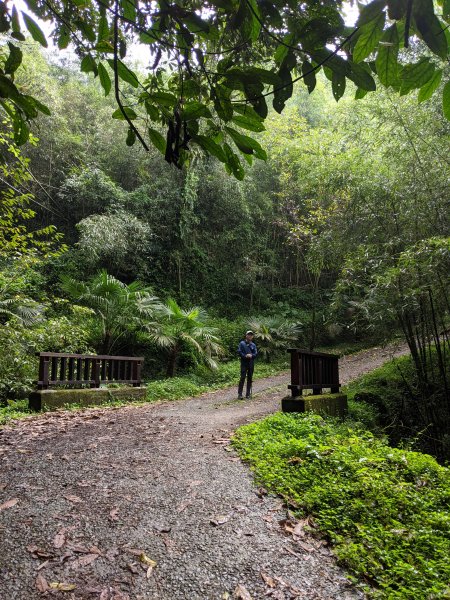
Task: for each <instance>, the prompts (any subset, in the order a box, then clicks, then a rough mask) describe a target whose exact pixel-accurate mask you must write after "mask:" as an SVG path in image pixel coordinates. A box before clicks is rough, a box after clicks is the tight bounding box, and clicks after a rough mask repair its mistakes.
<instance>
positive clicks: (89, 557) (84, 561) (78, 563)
mask: <svg viewBox="0 0 450 600" xmlns="http://www.w3.org/2000/svg"><path fill="white" fill-rule="evenodd" d="M97 558H98V554H86V555H85V556H80V558H77V559H76V560H74V561H73V563H71V565H70V566H71V567H72V569H79V568H81V567H86V566H87V565H90V564H91V563H92V562H94V560H97Z"/></svg>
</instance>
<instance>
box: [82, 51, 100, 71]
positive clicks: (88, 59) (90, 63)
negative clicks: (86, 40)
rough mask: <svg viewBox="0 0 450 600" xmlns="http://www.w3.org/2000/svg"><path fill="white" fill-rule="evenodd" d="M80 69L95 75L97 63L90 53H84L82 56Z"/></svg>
mask: <svg viewBox="0 0 450 600" xmlns="http://www.w3.org/2000/svg"><path fill="white" fill-rule="evenodd" d="M80 69H81V72H82V73H94V74H95V75H97V63H96V62H95V60H94V57H93V56H92V55H91V54H86V56H85V57H84V58H83V60H82V61H81V66H80Z"/></svg>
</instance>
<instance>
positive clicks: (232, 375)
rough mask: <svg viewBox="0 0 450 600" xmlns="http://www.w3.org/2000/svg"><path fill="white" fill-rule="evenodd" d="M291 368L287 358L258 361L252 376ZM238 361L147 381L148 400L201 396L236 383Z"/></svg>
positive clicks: (270, 374) (259, 376) (263, 375)
mask: <svg viewBox="0 0 450 600" xmlns="http://www.w3.org/2000/svg"><path fill="white" fill-rule="evenodd" d="M288 368H289V364H288V362H287V361H286V360H279V361H276V362H273V363H264V362H257V363H256V364H255V373H254V376H253V379H254V380H255V379H263V378H265V377H271V376H273V375H278V374H279V373H282V372H283V371H286V370H287V369H288ZM239 375H240V372H239V361H230V362H227V363H221V364H220V365H219V368H218V369H216V370H215V371H210V370H208V369H207V368H205V367H199V368H198V369H197V370H196V371H195V372H193V373H191V374H190V375H182V376H181V377H173V378H171V379H161V380H158V381H150V382H148V384H147V400H148V401H149V402H155V401H158V400H180V399H182V398H189V397H191V396H199V395H201V394H204V393H206V392H212V391H214V390H220V389H221V388H224V387H228V386H232V385H236V389H237V384H238V381H239Z"/></svg>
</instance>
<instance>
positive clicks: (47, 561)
mask: <svg viewBox="0 0 450 600" xmlns="http://www.w3.org/2000/svg"><path fill="white" fill-rule="evenodd" d="M49 563H50V561H49V560H46V561H45V562H43V563H41V564H40V565H39V566H38V568H37V569H36V571H42V569H45V567H48V565H49Z"/></svg>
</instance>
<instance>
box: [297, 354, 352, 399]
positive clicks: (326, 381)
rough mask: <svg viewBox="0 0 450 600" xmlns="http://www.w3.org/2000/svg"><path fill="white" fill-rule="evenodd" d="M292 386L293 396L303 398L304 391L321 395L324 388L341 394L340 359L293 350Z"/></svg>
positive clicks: (333, 356)
mask: <svg viewBox="0 0 450 600" xmlns="http://www.w3.org/2000/svg"><path fill="white" fill-rule="evenodd" d="M288 352H289V353H290V355H291V385H289V386H288V387H289V389H291V390H292V395H293V396H301V395H302V392H303V390H308V389H310V390H313V393H314V394H321V393H322V388H330V389H331V392H333V393H335V392H339V388H340V383H339V357H338V356H337V355H336V354H325V353H324V352H308V351H307V350H299V349H297V348H291V349H289V350H288Z"/></svg>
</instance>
